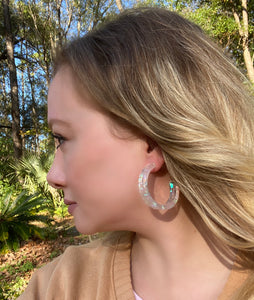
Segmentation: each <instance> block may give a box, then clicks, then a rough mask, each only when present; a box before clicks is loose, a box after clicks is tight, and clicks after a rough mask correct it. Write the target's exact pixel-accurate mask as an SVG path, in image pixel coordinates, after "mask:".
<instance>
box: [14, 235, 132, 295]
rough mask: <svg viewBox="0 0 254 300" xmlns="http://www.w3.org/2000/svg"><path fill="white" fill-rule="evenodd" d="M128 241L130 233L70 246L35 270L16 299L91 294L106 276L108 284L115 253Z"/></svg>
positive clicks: (127, 244)
mask: <svg viewBox="0 0 254 300" xmlns="http://www.w3.org/2000/svg"><path fill="white" fill-rule="evenodd" d="M130 241H131V235H129V234H113V235H110V236H108V235H107V236H105V237H104V238H102V239H98V240H95V241H93V242H90V243H88V244H85V245H80V246H69V247H68V248H67V249H66V250H65V251H64V253H63V254H62V255H60V256H59V257H57V258H55V259H54V260H53V261H52V262H50V263H48V264H47V265H45V266H44V267H42V268H40V269H38V270H37V271H35V273H34V274H33V276H32V279H31V280H30V282H29V284H28V287H27V289H26V291H25V292H24V294H22V295H21V296H20V298H18V299H19V300H24V299H63V298H64V297H66V295H71V294H72V293H75V294H77V293H81V294H80V295H79V297H80V299H81V298H82V297H84V295H83V294H84V291H85V293H86V294H87V293H90V292H91V293H93V292H94V291H93V290H94V289H95V288H96V286H97V284H98V282H99V281H101V280H103V281H105V278H108V279H107V281H108V285H109V286H110V282H111V278H110V273H112V272H111V271H110V270H111V268H112V266H113V260H114V259H115V256H116V255H115V253H116V252H117V251H118V250H119V249H126V250H127V249H129V245H130ZM81 283H82V287H81ZM89 291H90V292H89ZM61 295H62V296H61ZM63 295H64V297H63ZM61 297H63V298H61ZM79 297H77V299H79Z"/></svg>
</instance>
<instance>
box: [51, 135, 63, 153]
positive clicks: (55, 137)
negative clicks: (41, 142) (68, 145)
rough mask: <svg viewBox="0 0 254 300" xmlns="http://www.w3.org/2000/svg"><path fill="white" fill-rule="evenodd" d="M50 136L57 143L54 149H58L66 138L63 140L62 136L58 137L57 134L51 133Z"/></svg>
mask: <svg viewBox="0 0 254 300" xmlns="http://www.w3.org/2000/svg"><path fill="white" fill-rule="evenodd" d="M52 136H53V138H54V140H55V141H57V143H58V145H57V146H56V149H58V148H59V147H60V146H61V145H62V144H63V142H64V141H66V138H64V137H63V136H61V135H59V134H54V133H52Z"/></svg>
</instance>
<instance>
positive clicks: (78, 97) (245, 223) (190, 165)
mask: <svg viewBox="0 0 254 300" xmlns="http://www.w3.org/2000/svg"><path fill="white" fill-rule="evenodd" d="M244 80H245V79H244V77H243V75H242V74H241V73H240V72H239V71H237V69H236V68H235V67H234V66H233V64H232V63H231V62H229V61H228V59H227V58H225V57H224V55H223V54H222V53H221V50H219V49H218V48H217V47H216V46H215V45H214V44H213V43H212V42H211V41H210V40H209V39H208V38H207V37H206V36H205V35H204V34H203V32H202V31H201V30H200V28H199V27H197V26H196V25H194V24H193V23H191V22H189V21H187V20H185V19H184V18H182V17H180V16H179V15H177V14H175V13H173V12H169V11H167V10H164V9H158V8H156V9H155V8H152V9H151V8H146V9H135V10H130V11H127V12H125V13H123V14H121V15H119V16H118V17H117V18H116V19H114V20H113V21H111V22H109V23H107V24H105V25H103V26H100V27H99V28H98V29H96V30H94V31H92V32H90V33H89V34H87V35H86V36H85V37H82V38H78V39H76V40H74V41H72V42H71V43H70V44H68V45H67V46H66V47H65V48H64V49H62V50H61V51H60V53H59V54H58V57H57V59H56V65H55V76H54V79H53V81H52V83H51V86H50V90H49V96H48V119H49V124H50V126H51V128H52V132H53V134H54V137H55V139H56V141H57V150H56V155H55V160H54V163H53V165H52V168H51V170H50V172H49V174H48V181H49V183H50V184H51V185H52V186H53V187H55V188H60V189H63V191H64V201H65V204H67V205H68V206H69V212H70V213H71V214H72V215H73V216H74V220H75V225H76V227H77V229H78V230H79V231H80V232H81V233H85V234H92V233H95V232H99V231H120V232H122V233H119V234H111V235H110V237H107V238H105V239H104V240H103V241H97V242H95V243H92V244H89V245H86V246H81V247H69V248H68V249H67V250H66V252H65V253H64V254H63V255H62V256H60V257H59V258H57V259H56V260H54V261H53V262H52V263H50V264H49V265H47V266H45V267H44V268H42V269H40V270H39V271H37V272H36V273H35V274H34V276H33V278H32V280H31V282H30V284H29V286H28V288H27V290H26V292H25V293H24V294H23V295H22V296H21V297H20V299H103V300H105V299H120V300H122V299H132V300H134V299H143V300H150V299H177V300H179V299H195V300H198V299H202V300H203V299H251V298H252V297H254V279H253V278H254V276H253V270H254V234H253V233H254V218H253V216H254V213H253V191H254V181H253V179H254V159H253V158H254V156H253V146H254V135H253V132H254V121H253V119H254V118H253V116H254V109H253V103H254V102H253V98H252V97H251V96H250V95H249V94H248V92H247V91H246V87H245V86H244V84H243V81H244ZM125 231H127V232H125ZM128 232H129V233H128Z"/></svg>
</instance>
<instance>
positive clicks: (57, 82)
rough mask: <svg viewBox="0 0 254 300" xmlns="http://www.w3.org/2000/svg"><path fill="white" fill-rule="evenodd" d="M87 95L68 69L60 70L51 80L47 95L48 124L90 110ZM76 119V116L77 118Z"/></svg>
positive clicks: (89, 99)
mask: <svg viewBox="0 0 254 300" xmlns="http://www.w3.org/2000/svg"><path fill="white" fill-rule="evenodd" d="M92 102H93V101H92V100H91V97H90V96H89V94H88V93H87V92H86V91H85V90H84V89H83V88H81V85H80V84H79V83H78V80H77V78H76V76H75V75H74V74H73V72H72V71H71V70H70V68H68V67H63V68H61V69H60V70H59V71H58V72H57V73H56V75H55V77H54V78H53V80H52V82H51V84H50V87H49V93H48V122H49V124H51V123H52V122H53V121H54V120H60V121H63V118H64V119H65V118H66V119H68V117H71V116H73V114H78V115H79V114H80V113H81V111H83V110H84V109H91V108H92ZM77 117H78V116H77Z"/></svg>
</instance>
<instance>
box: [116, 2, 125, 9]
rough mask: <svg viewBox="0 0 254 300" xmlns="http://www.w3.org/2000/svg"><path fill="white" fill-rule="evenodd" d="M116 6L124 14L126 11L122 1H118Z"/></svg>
mask: <svg viewBox="0 0 254 300" xmlns="http://www.w3.org/2000/svg"><path fill="white" fill-rule="evenodd" d="M116 6H117V8H118V9H119V11H120V12H122V11H123V10H124V9H123V5H122V1H121V0H116Z"/></svg>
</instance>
